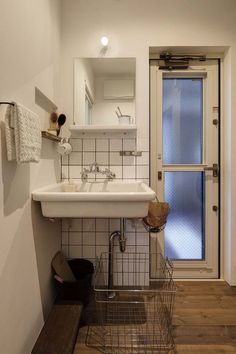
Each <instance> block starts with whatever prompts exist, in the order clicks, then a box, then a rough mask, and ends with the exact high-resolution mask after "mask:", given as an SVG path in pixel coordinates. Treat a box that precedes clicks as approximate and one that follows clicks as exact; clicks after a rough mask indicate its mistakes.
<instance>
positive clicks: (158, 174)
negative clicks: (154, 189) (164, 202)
mask: <svg viewBox="0 0 236 354" xmlns="http://www.w3.org/2000/svg"><path fill="white" fill-rule="evenodd" d="M157 179H158V181H161V180H162V172H161V171H158V172H157Z"/></svg>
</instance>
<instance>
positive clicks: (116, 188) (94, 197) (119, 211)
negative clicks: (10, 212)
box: [32, 181, 155, 218]
mask: <svg viewBox="0 0 236 354" xmlns="http://www.w3.org/2000/svg"><path fill="white" fill-rule="evenodd" d="M64 186H65V183H58V184H54V185H50V186H46V187H44V188H41V189H38V190H36V191H33V193H32V196H33V200H36V201H40V202H41V206H42V213H43V215H44V216H47V217H50V218H52V217H59V218H61V217H65V218H66V217H68V218H78V217H84V218H87V217H97V218H140V217H144V216H146V215H147V212H148V203H149V201H151V200H152V199H154V198H155V192H154V191H153V190H152V189H151V188H149V187H148V186H147V185H146V184H145V183H143V182H141V181H120V182H117V181H114V182H108V181H104V182H103V181H102V182H84V183H83V182H81V183H78V184H76V191H75V192H63V190H64Z"/></svg>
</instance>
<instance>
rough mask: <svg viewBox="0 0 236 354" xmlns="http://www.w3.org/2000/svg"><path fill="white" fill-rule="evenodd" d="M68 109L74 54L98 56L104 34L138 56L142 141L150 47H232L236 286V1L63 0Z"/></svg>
mask: <svg viewBox="0 0 236 354" xmlns="http://www.w3.org/2000/svg"><path fill="white" fill-rule="evenodd" d="M62 9H63V32H62V60H63V62H62V63H63V64H62V69H63V70H62V83H63V86H62V87H63V97H62V100H61V103H62V106H63V109H64V110H65V112H66V113H67V114H68V117H69V118H70V120H71V121H72V117H73V58H74V57H98V56H99V53H100V38H101V36H102V35H106V36H108V37H109V39H110V46H109V49H108V51H107V54H106V57H136V73H137V75H136V81H137V82H136V88H137V90H136V122H137V125H138V133H137V136H138V148H139V142H141V141H142V142H147V139H148V134H149V123H148V122H149V62H148V58H149V47H150V46H165V47H166V46H167V47H168V46H175V47H177V46H188V47H191V46H208V47H210V46H230V47H231V51H230V57H228V58H227V62H226V65H227V68H226V70H225V74H226V77H225V81H224V84H225V86H227V90H225V94H226V97H225V112H224V117H223V119H224V123H225V125H226V133H227V138H226V139H225V142H226V143H225V146H224V149H223V150H224V151H223V153H224V161H225V165H224V175H225V177H226V179H227V188H226V190H225V191H226V194H225V201H226V203H225V216H226V217H225V227H224V237H225V239H227V243H226V249H225V251H226V257H225V262H226V259H227V264H228V272H227V273H226V280H227V281H228V282H229V283H230V284H234V285H236V257H235V254H236V239H235V238H236V235H235V230H236V218H233V217H232V218H231V215H235V214H236V210H235V209H236V183H235V180H236V167H235V166H236V139H234V136H233V134H234V132H235V131H236V120H235V119H232V117H234V116H235V112H236V89H235V88H236V87H235V86H236V65H235V64H236V26H235V23H236V16H235V13H236V2H235V0H198V1H196V0H178V1H177V0H171V1H166V0H148V1H143V0H119V1H111V0H100V1H94V0H86V1H85V0H63V8H62ZM231 135H232V139H231Z"/></svg>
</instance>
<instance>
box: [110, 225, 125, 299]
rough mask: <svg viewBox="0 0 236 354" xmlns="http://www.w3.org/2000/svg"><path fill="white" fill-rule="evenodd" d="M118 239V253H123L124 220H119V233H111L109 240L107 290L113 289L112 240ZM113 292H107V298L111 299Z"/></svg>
mask: <svg viewBox="0 0 236 354" xmlns="http://www.w3.org/2000/svg"><path fill="white" fill-rule="evenodd" d="M115 237H119V244H120V251H121V252H122V253H123V252H125V249H126V238H125V219H124V218H122V219H121V226H120V231H113V232H112V233H111V234H110V238H109V259H108V289H112V287H113V256H114V239H115ZM114 296H115V293H114V292H109V294H108V297H109V298H113V297H114Z"/></svg>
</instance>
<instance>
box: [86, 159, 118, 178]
mask: <svg viewBox="0 0 236 354" xmlns="http://www.w3.org/2000/svg"><path fill="white" fill-rule="evenodd" d="M89 173H94V174H95V175H97V174H102V175H105V176H106V178H107V179H108V181H112V180H113V179H114V178H115V177H116V175H115V173H113V172H112V171H111V170H110V169H109V168H106V169H105V170H100V168H99V165H98V164H97V162H93V163H92V164H91V165H90V166H89V168H84V169H83V171H82V172H81V179H82V181H83V182H86V181H87V180H88V174H89Z"/></svg>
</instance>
